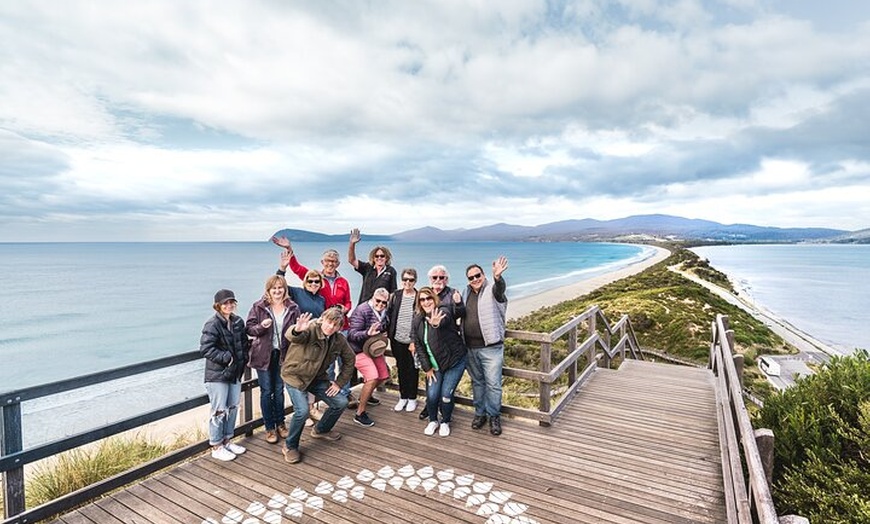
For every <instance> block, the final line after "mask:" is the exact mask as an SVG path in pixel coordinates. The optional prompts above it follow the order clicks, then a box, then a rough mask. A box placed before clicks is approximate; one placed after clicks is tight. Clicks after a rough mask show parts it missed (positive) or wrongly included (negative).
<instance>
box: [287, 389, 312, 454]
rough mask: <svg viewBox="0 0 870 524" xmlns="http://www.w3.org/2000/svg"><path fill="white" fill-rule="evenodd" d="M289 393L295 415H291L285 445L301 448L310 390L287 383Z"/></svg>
mask: <svg viewBox="0 0 870 524" xmlns="http://www.w3.org/2000/svg"><path fill="white" fill-rule="evenodd" d="M285 387H286V388H287V394H288V395H290V402H292V403H293V416H291V417H290V428H289V429H288V430H287V438H286V439H284V447H285V448H287V449H299V438H300V437H301V436H302V430H303V429H304V428H305V419H307V418H308V392H307V391H302V390H301V389H296V388H294V387H293V386H291V385H289V384H286V385H285Z"/></svg>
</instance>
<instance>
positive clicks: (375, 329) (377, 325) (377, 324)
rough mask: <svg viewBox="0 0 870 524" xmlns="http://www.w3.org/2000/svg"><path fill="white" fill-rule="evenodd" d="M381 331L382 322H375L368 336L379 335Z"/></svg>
mask: <svg viewBox="0 0 870 524" xmlns="http://www.w3.org/2000/svg"><path fill="white" fill-rule="evenodd" d="M380 331H381V323H380V322H375V323H374V324H372V325H371V326H369V330H368V336H372V335H377V334H378V333H379V332H380Z"/></svg>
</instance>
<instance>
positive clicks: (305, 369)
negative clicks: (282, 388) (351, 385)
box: [281, 321, 356, 391]
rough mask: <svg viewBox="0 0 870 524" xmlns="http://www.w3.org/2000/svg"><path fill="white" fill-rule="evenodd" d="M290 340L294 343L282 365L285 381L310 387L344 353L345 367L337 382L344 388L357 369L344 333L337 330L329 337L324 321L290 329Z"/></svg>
mask: <svg viewBox="0 0 870 524" xmlns="http://www.w3.org/2000/svg"><path fill="white" fill-rule="evenodd" d="M287 339H288V340H289V342H290V346H289V347H288V348H287V355H286V356H285V357H284V363H283V364H281V379H282V380H283V381H284V383H285V384H289V385H290V386H292V387H294V388H296V389H299V390H303V391H304V390H306V389H308V386H310V385H311V383H312V382H314V379H316V378H317V376H318V374H319V373H320V372H321V371H322V370H325V369H326V365H328V364H332V363H333V362H335V359H336V357H338V356H341V370H340V371H339V374H338V376H337V377H336V378H335V383H336V384H338V385H339V387H341V386H344V385H345V384H347V383H348V381H350V377H351V375H353V372H354V370H355V369H356V367H355V363H356V358H355V357H354V353H353V351H352V350H351V349H350V346H348V345H347V339H346V338H344V335H342V334H341V333H338V332H336V333H333V334H332V335H331V336H329V337H327V336H326V335H324V334H323V330H322V329H321V328H320V322H319V321H313V322H311V323H310V324H309V325H308V329H306V330H305V331H302V332H299V333H296V332H295V331H293V329H291V330H290V331H288V332H287ZM324 376H325V373H324Z"/></svg>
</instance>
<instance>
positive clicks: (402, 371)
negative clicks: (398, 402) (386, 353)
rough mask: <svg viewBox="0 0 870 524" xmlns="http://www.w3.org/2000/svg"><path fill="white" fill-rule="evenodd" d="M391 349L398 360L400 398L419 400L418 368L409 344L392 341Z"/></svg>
mask: <svg viewBox="0 0 870 524" xmlns="http://www.w3.org/2000/svg"><path fill="white" fill-rule="evenodd" d="M390 349H392V351H393V356H394V357H395V358H396V370H397V371H398V375H399V396H400V397H401V398H403V399H406V400H413V399H415V398H417V381H418V376H417V368H416V367H414V358H413V357H412V356H411V352H410V351H409V350H408V344H402V343H401V342H398V341H396V340H391V341H390Z"/></svg>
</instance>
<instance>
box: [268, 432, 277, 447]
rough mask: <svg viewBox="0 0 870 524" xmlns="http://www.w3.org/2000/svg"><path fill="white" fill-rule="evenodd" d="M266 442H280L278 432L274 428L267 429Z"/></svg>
mask: <svg viewBox="0 0 870 524" xmlns="http://www.w3.org/2000/svg"><path fill="white" fill-rule="evenodd" d="M266 442H268V443H269V444H277V443H278V433H277V432H275V430H274V429H267V430H266Z"/></svg>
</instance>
